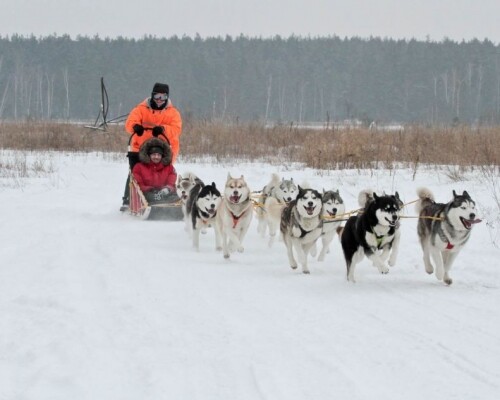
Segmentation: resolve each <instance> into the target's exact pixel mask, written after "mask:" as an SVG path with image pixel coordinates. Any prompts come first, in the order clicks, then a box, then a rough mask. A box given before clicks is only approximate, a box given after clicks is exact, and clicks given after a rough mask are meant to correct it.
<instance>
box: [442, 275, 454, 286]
mask: <svg viewBox="0 0 500 400" xmlns="http://www.w3.org/2000/svg"><path fill="white" fill-rule="evenodd" d="M443 282H444V283H446V284H447V285H448V286H450V285H451V284H452V283H453V279H451V278H450V277H447V278H444V279H443Z"/></svg>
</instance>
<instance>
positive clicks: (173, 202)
mask: <svg viewBox="0 0 500 400" xmlns="http://www.w3.org/2000/svg"><path fill="white" fill-rule="evenodd" d="M129 188H130V199H129V214H131V215H133V216H135V217H138V218H140V219H143V220H146V219H147V220H167V221H181V220H182V219H183V216H184V215H183V213H182V206H181V200H180V199H179V198H178V197H177V195H175V196H172V198H171V199H168V200H164V201H158V202H154V203H152V202H148V200H147V199H146V196H144V193H142V191H141V188H140V187H139V184H138V183H137V181H136V180H135V179H134V177H133V176H132V174H130V183H129Z"/></svg>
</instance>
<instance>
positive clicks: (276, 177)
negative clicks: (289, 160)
mask: <svg viewBox="0 0 500 400" xmlns="http://www.w3.org/2000/svg"><path fill="white" fill-rule="evenodd" d="M280 180H281V179H280V176H279V175H278V174H277V173H276V172H273V173H272V174H271V180H270V181H269V183H268V184H267V185H266V186H264V189H262V194H263V195H264V196H269V195H270V194H271V191H272V190H273V188H275V187H276V186H278V185H279V184H280Z"/></svg>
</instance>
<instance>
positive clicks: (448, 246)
mask: <svg viewBox="0 0 500 400" xmlns="http://www.w3.org/2000/svg"><path fill="white" fill-rule="evenodd" d="M453 247H455V246H454V245H452V244H451V243H450V242H448V244H447V245H446V250H451V249H452V248H453Z"/></svg>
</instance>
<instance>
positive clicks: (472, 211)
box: [415, 188, 481, 285]
mask: <svg viewBox="0 0 500 400" xmlns="http://www.w3.org/2000/svg"><path fill="white" fill-rule="evenodd" d="M417 195H418V198H419V200H418V202H417V204H416V206H415V208H416V211H417V212H418V213H419V216H420V217H421V218H419V220H418V223H417V233H418V238H419V240H420V245H421V246H422V250H423V252H424V265H425V271H426V272H427V273H428V274H432V273H433V272H434V271H435V273H436V278H437V279H439V280H440V281H441V280H442V281H443V282H444V283H446V284H447V285H451V284H452V283H453V280H452V279H451V278H450V275H449V273H450V269H451V265H452V264H453V261H454V260H455V258H456V257H457V255H458V253H459V252H460V250H462V249H463V247H464V245H465V243H467V241H468V240H469V237H470V234H471V231H472V227H473V225H474V224H477V223H478V222H481V220H480V219H478V218H477V217H476V203H475V202H474V200H472V199H471V197H470V196H469V193H467V192H466V191H464V192H463V193H462V194H461V195H458V194H456V193H455V191H453V198H452V199H451V200H450V201H449V202H448V203H446V204H443V203H436V202H435V201H434V195H433V194H432V193H431V191H430V190H429V189H427V188H419V189H417ZM422 217H423V218H422ZM432 217H434V218H435V219H434V218H432ZM431 259H432V261H433V262H434V266H433V265H432V263H431Z"/></svg>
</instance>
